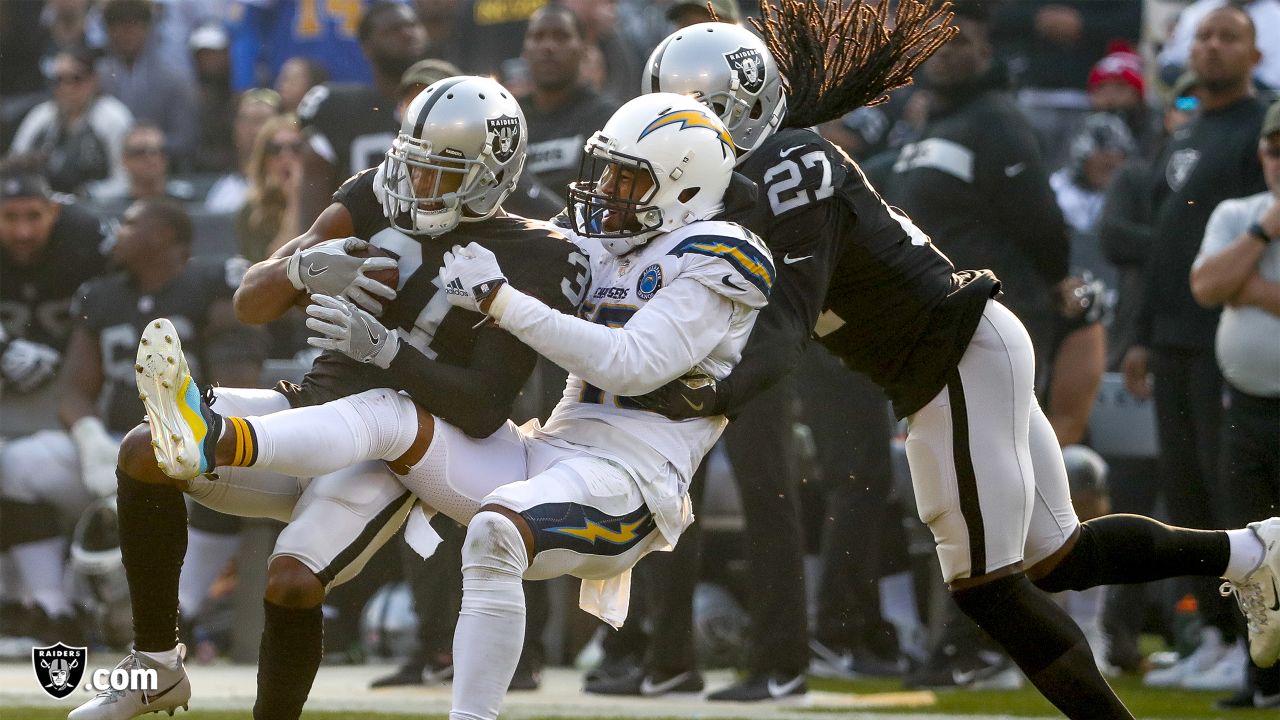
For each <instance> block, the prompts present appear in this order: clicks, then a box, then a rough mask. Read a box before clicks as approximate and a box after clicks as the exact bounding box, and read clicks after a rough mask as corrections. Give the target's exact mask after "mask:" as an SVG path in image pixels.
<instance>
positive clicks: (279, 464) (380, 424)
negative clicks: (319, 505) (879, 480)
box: [245, 389, 418, 477]
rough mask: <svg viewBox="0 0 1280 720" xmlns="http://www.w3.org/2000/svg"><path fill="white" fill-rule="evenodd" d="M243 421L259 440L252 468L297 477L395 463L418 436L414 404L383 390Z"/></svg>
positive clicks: (397, 394) (401, 396) (405, 398)
mask: <svg viewBox="0 0 1280 720" xmlns="http://www.w3.org/2000/svg"><path fill="white" fill-rule="evenodd" d="M245 419H246V420H248V421H249V423H250V424H252V425H253V430H254V433H255V434H256V436H257V445H258V446H257V451H258V458H257V460H256V461H255V462H254V463H253V467H255V468H259V469H262V470H274V471H276V472H280V473H285V474H286V475H296V476H299V477H316V476H319V475H327V474H329V473H331V472H337V471H338V470H341V469H343V468H346V467H350V466H352V465H355V464H356V463H360V462H364V461H366V460H395V459H396V458H398V457H400V456H401V455H404V454H405V453H406V452H408V450H409V447H410V446H411V445H413V441H414V440H416V439H417V437H418V413H417V409H416V408H415V406H414V404H413V401H412V400H410V399H409V398H408V397H407V396H405V395H401V394H399V393H396V392H393V391H391V390H385V389H384V390H369V391H367V392H363V393H360V394H359V395H352V396H350V397H345V398H340V399H338V400H334V401H332V402H327V403H325V404H323V405H316V406H312V407H305V408H294V409H292V410H284V411H282V412H277V413H271V414H270V415H261V416H257V417H249V418H245Z"/></svg>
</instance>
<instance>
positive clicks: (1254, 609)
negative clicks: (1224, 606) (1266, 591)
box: [1218, 580, 1267, 632]
mask: <svg viewBox="0 0 1280 720" xmlns="http://www.w3.org/2000/svg"><path fill="white" fill-rule="evenodd" d="M1218 592H1219V593H1220V594H1221V595H1222V596H1223V597H1227V596H1229V595H1235V596H1236V603H1238V604H1239V605H1240V611H1241V612H1243V613H1244V617H1245V620H1246V621H1248V623H1249V629H1250V630H1253V631H1254V632H1257V631H1258V629H1259V628H1263V627H1266V626H1267V605H1266V603H1265V602H1263V600H1262V586H1261V585H1259V584H1258V583H1257V582H1255V581H1253V580H1246V581H1245V582H1242V583H1239V584H1236V583H1233V582H1231V581H1230V580H1228V581H1227V582H1224V583H1222V586H1221V587H1219V588H1218Z"/></svg>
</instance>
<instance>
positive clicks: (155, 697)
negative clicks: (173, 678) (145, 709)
mask: <svg viewBox="0 0 1280 720" xmlns="http://www.w3.org/2000/svg"><path fill="white" fill-rule="evenodd" d="M181 684H182V680H181V679H179V680H178V682H176V683H174V684H172V685H170V686H169V687H167V688H165V689H163V690H161V691H160V692H158V693H156V694H154V695H147V694H146V693H143V695H142V704H143V705H150V704H151V703H152V702H153V701H155V700H159V699H160V698H162V697H164V696H165V695H168V694H169V691H170V690H173V689H174V688H176V687H178V686H179V685H181Z"/></svg>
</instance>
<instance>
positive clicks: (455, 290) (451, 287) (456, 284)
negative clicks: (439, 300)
mask: <svg viewBox="0 0 1280 720" xmlns="http://www.w3.org/2000/svg"><path fill="white" fill-rule="evenodd" d="M444 291H445V292H447V293H449V294H450V295H470V294H471V293H469V292H467V291H466V289H465V288H463V287H462V281H461V280H459V279H458V278H454V279H453V280H451V281H450V282H449V284H448V285H445V286H444Z"/></svg>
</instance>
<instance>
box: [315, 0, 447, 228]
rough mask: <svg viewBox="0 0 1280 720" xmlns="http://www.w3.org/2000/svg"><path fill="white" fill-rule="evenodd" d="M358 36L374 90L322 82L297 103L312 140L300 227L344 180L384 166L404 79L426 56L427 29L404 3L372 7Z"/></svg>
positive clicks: (351, 84) (396, 126) (376, 4)
mask: <svg viewBox="0 0 1280 720" xmlns="http://www.w3.org/2000/svg"><path fill="white" fill-rule="evenodd" d="M359 38H360V48H361V49H362V50H363V51H364V55H365V57H366V58H367V59H368V60H369V66H370V67H371V68H373V86H372V87H370V86H367V85H359V84H355V83H322V84H320V85H317V86H315V87H313V88H311V90H309V91H308V92H307V94H306V95H304V96H303V98H302V102H300V103H298V119H299V121H301V123H302V128H303V132H304V134H305V135H306V137H307V149H306V150H305V151H304V152H303V156H302V176H303V178H304V181H303V184H302V195H301V202H300V203H299V204H300V206H301V207H300V210H299V212H300V217H299V222H298V225H299V226H300V227H308V226H310V225H311V222H312V221H313V220H315V219H316V217H317V216H319V215H320V212H321V211H322V210H324V209H325V208H326V207H328V206H329V201H330V197H331V196H332V194H333V191H334V190H336V189H337V188H338V185H339V184H340V183H341V182H342V180H343V179H344V178H348V177H350V176H351V175H353V174H354V173H357V172H359V171H360V170H363V169H365V168H368V167H372V166H374V165H377V164H378V163H379V162H381V160H382V154H383V153H384V152H386V150H387V146H389V145H390V144H391V141H392V140H394V139H395V136H396V128H398V127H399V125H400V123H399V121H398V120H397V119H396V116H395V110H396V98H397V92H396V91H397V89H398V88H399V87H400V78H401V76H402V75H403V74H404V72H405V70H407V69H409V66H410V65H413V64H414V63H415V62H417V61H418V60H421V59H422V58H424V57H426V54H427V34H426V30H424V29H423V27H422V23H421V22H420V21H419V20H418V17H417V15H415V14H414V12H413V10H412V9H411V8H409V7H408V6H406V5H401V4H399V3H394V2H379V3H375V4H374V5H372V6H370V7H369V9H368V10H366V11H365V14H364V16H363V17H361V18H360V29H359Z"/></svg>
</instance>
